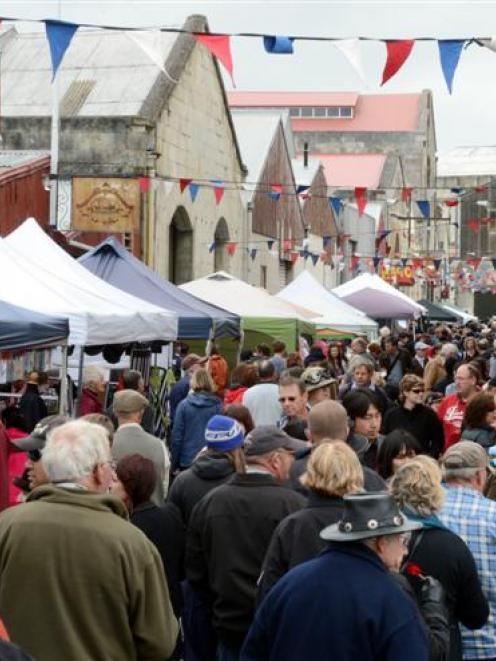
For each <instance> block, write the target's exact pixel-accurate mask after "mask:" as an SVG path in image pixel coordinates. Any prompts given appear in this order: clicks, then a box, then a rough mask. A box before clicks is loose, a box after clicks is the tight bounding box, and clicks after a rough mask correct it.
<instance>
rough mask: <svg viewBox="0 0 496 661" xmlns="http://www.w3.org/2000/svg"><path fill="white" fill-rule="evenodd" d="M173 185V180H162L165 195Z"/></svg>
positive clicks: (170, 190)
mask: <svg viewBox="0 0 496 661" xmlns="http://www.w3.org/2000/svg"><path fill="white" fill-rule="evenodd" d="M174 185H175V182H174V181H162V190H163V191H164V193H165V196H166V197H167V196H168V195H170V194H171V193H172V189H173V188H174Z"/></svg>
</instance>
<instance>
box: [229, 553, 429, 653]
mask: <svg viewBox="0 0 496 661" xmlns="http://www.w3.org/2000/svg"><path fill="white" fill-rule="evenodd" d="M429 651H430V650H429V643H428V640H427V637H426V633H425V630H424V627H423V624H422V623H421V621H420V616H419V615H418V612H417V610H416V607H415V605H414V603H413V601H412V600H411V599H410V597H408V596H407V595H406V594H405V593H404V592H403V591H402V590H401V588H400V587H398V585H396V584H395V582H394V580H393V579H392V578H391V576H390V575H389V573H388V571H387V569H386V568H385V566H384V565H383V563H382V562H381V560H380V558H379V557H378V556H377V555H375V553H373V552H372V551H370V550H369V549H367V548H366V547H365V546H364V545H363V544H360V543H355V544H350V543H335V544H331V545H330V548H329V549H328V550H327V551H324V552H323V553H322V554H321V555H320V556H319V557H318V558H315V559H314V560H310V561H309V562H305V563H303V564H301V565H298V566H297V567H295V568H294V569H292V570H291V571H290V572H288V573H287V574H286V575H285V576H284V577H283V578H281V579H280V581H278V583H277V584H276V585H275V586H274V587H273V588H272V590H271V591H270V592H269V593H268V594H267V596H266V598H265V599H264V601H263V602H262V604H261V606H260V608H259V609H258V611H257V613H256V616H255V620H254V622H253V624H252V626H251V628H250V631H249V632H248V635H247V638H246V640H245V644H244V646H243V649H242V652H241V657H240V659H241V660H242V661H258V660H262V659H263V660H264V661H268V660H270V659H271V660H273V661H280V660H281V659H284V661H301V660H302V659H305V661H321V660H322V659H332V661H358V660H360V661H399V660H401V661H428V660H429Z"/></svg>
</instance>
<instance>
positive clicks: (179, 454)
mask: <svg viewBox="0 0 496 661" xmlns="http://www.w3.org/2000/svg"><path fill="white" fill-rule="evenodd" d="M217 413H222V402H221V400H220V399H219V398H218V397H216V396H215V395H211V394H208V393H204V392H191V393H189V395H188V396H187V397H186V399H183V401H182V402H180V403H179V406H178V407H177V409H176V417H175V418H174V427H173V428H172V436H171V454H172V457H171V463H172V470H176V469H177V468H187V467H188V466H190V465H191V464H192V463H193V459H194V458H195V456H196V455H197V454H198V452H199V451H200V450H201V449H202V448H203V447H204V446H205V427H206V426H207V423H208V421H209V420H210V418H211V417H212V416H214V415H216V414H217Z"/></svg>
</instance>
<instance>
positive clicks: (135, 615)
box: [0, 420, 178, 661]
mask: <svg viewBox="0 0 496 661" xmlns="http://www.w3.org/2000/svg"><path fill="white" fill-rule="evenodd" d="M42 461H43V464H44V468H45V471H46V473H47V475H48V478H49V480H50V482H51V484H45V485H43V486H40V487H38V488H37V489H35V490H34V491H33V492H32V493H31V494H30V495H29V496H28V500H27V502H26V503H25V504H23V505H20V506H18V507H14V508H11V509H9V510H7V511H5V512H4V513H3V514H2V515H1V516H0V613H1V614H2V618H3V620H4V623H5V625H6V628H7V630H8V631H9V633H10V636H11V639H12V641H13V642H15V643H17V644H18V645H20V646H21V647H22V648H23V649H25V650H26V651H27V652H29V653H30V654H31V655H32V656H33V657H34V658H36V659H40V661H43V660H45V659H46V660H48V659H50V661H67V660H68V659H92V660H94V661H106V660H107V659H122V660H123V661H124V660H128V659H129V660H131V659H166V658H168V657H169V656H170V655H171V654H172V652H173V650H174V647H175V645H176V640H177V633H178V625H177V622H176V619H175V617H174V614H173V612H172V607H171V603H170V600H169V594H168V589H167V583H166V581H165V577H164V570H163V566H162V561H161V558H160V555H159V554H158V552H157V550H156V549H155V547H154V546H153V544H152V543H151V542H149V541H148V539H147V538H146V537H145V536H144V535H143V534H142V533H141V531H140V530H138V528H135V527H134V526H133V525H131V524H130V523H129V522H128V521H127V514H126V510H125V507H124V504H123V503H121V502H120V501H119V500H117V499H116V498H114V497H113V496H111V495H110V494H109V493H108V490H109V486H110V484H111V482H112V481H113V479H114V473H113V468H112V462H111V455H110V446H109V441H108V437H107V433H106V431H105V430H104V429H103V428H102V427H100V426H99V425H96V424H92V423H89V422H85V421H81V420H78V421H73V422H68V423H66V424H64V425H61V426H59V427H57V428H56V429H54V430H53V431H52V432H51V433H50V435H49V438H48V441H47V444H46V446H45V449H44V450H43V455H42Z"/></svg>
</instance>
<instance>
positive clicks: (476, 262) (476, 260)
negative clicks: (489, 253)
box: [467, 257, 481, 278]
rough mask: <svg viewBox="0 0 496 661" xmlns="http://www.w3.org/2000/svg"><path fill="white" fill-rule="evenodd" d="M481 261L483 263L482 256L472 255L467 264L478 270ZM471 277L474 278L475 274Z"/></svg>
mask: <svg viewBox="0 0 496 661" xmlns="http://www.w3.org/2000/svg"><path fill="white" fill-rule="evenodd" d="M480 263H481V258H480V257H470V259H467V264H468V265H469V266H471V267H472V268H473V269H474V271H477V269H478V268H479V265H480ZM470 277H471V278H473V276H470Z"/></svg>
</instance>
